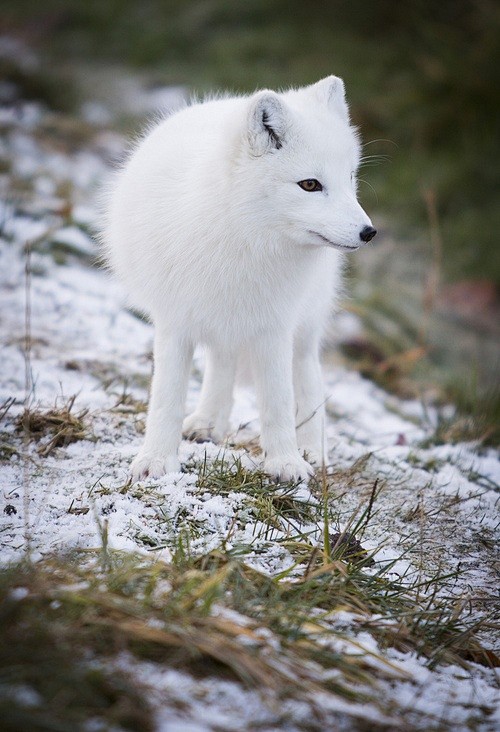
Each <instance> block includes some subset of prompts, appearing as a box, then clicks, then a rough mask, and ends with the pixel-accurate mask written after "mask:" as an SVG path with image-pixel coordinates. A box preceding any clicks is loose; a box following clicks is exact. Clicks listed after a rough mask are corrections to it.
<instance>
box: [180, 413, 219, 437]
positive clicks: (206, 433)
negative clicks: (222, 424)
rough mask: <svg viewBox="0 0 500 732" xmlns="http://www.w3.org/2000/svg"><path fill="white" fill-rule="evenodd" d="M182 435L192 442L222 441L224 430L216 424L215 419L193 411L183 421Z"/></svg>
mask: <svg viewBox="0 0 500 732" xmlns="http://www.w3.org/2000/svg"><path fill="white" fill-rule="evenodd" d="M182 436H183V437H184V439H186V440H191V441H192V442H222V439H223V437H224V430H222V429H220V428H218V427H217V426H216V425H214V423H213V420H210V419H207V418H206V417H202V416H201V415H199V414H197V413H196V412H193V414H190V415H189V416H188V417H186V418H185V420H184V422H183V423H182Z"/></svg>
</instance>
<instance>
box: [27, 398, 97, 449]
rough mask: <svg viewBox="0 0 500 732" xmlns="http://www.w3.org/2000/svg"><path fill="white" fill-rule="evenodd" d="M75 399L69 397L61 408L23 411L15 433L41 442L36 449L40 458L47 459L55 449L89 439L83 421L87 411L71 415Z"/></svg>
mask: <svg viewBox="0 0 500 732" xmlns="http://www.w3.org/2000/svg"><path fill="white" fill-rule="evenodd" d="M75 399H76V395H75V396H72V397H70V399H68V401H67V402H66V403H65V404H63V406H62V407H59V408H57V407H56V408H54V409H49V410H47V411H41V410H35V409H25V410H24V412H23V413H22V414H21V415H19V417H18V418H17V419H16V421H15V425H16V430H17V432H22V433H24V435H26V436H27V437H29V438H30V439H33V440H35V441H37V442H39V441H41V440H43V444H41V445H40V447H39V448H38V454H39V455H41V457H48V456H49V455H50V454H51V453H52V452H53V451H54V450H55V449H56V448H57V447H66V446H67V445H70V444H71V443H72V442H77V441H78V440H86V439H89V436H90V435H89V430H88V427H87V425H86V424H85V421H84V420H85V417H86V415H87V414H88V410H87V409H83V410H81V411H80V412H78V413H77V414H75V413H73V412H72V409H73V406H74V403H75Z"/></svg>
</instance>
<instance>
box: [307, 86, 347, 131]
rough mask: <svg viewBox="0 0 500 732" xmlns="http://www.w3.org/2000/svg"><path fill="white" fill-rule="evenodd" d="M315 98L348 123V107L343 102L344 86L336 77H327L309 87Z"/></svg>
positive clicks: (344, 101)
mask: <svg viewBox="0 0 500 732" xmlns="http://www.w3.org/2000/svg"><path fill="white" fill-rule="evenodd" d="M311 89H314V91H315V92H316V94H317V96H318V97H319V98H320V99H321V100H322V101H323V102H325V104H327V105H328V106H329V107H330V108H331V109H333V110H334V111H335V112H337V114H340V115H341V116H342V117H343V118H344V119H345V120H347V121H348V122H349V107H348V106H347V102H346V100H345V86H344V82H343V81H342V79H340V78H339V77H338V76H327V77H326V78H325V79H321V81H318V82H317V83H316V84H313V85H312V86H311Z"/></svg>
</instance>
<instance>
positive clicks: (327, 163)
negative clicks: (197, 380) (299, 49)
mask: <svg viewBox="0 0 500 732" xmlns="http://www.w3.org/2000/svg"><path fill="white" fill-rule="evenodd" d="M359 160H360V144H359V141H358V136H357V134H356V131H355V129H354V128H353V127H351V126H350V123H349V113H348V108H347V104H346V101H345V95H344V84H343V82H342V80H341V79H339V78H338V77H335V76H329V77H327V78H326V79H323V80H322V81H319V82H318V83H317V84H314V85H312V86H308V87H304V88H301V89H292V90H289V91H286V92H284V93H276V92H273V91H268V90H264V91H259V92H257V93H255V94H253V95H251V96H239V97H222V98H216V99H209V100H207V101H204V102H200V103H193V104H191V105H190V106H186V107H185V108H183V109H181V110H179V111H177V112H176V113H175V114H172V115H171V116H170V117H168V118H166V119H165V120H163V121H161V122H160V123H159V124H157V125H156V126H155V127H154V128H153V129H152V130H150V131H149V133H148V134H147V135H146V136H145V137H144V139H142V141H141V142H140V143H139V144H138V145H137V146H136V148H135V150H134V152H133V153H132V155H131V156H130V158H129V159H128V161H127V162H126V164H125V166H124V167H123V169H122V170H121V171H120V172H119V173H118V175H117V179H116V182H115V185H114V187H113V190H112V191H111V194H110V197H109V201H108V205H107V212H106V226H105V231H104V232H103V239H104V242H105V247H106V251H107V257H108V261H109V264H110V265H111V267H112V269H113V270H114V271H115V272H116V273H117V275H118V276H119V277H120V279H121V280H122V281H123V283H124V284H125V286H126V288H127V290H128V292H129V294H130V297H131V301H132V303H133V304H134V305H135V306H136V307H138V308H140V309H141V310H142V311H143V312H145V313H147V314H148V315H149V316H150V317H151V319H152V320H153V323H154V326H155V340H154V373H153V382H152V387H151V396H150V404H149V410H148V416H147V424H146V435H145V439H144V444H143V446H142V448H141V450H140V452H139V454H138V456H137V457H136V458H135V460H134V461H133V463H132V468H131V472H132V477H133V479H135V480H138V479H140V478H144V477H146V476H148V475H149V476H151V477H154V478H157V477H159V476H161V475H163V474H164V473H167V472H171V471H178V470H180V464H179V459H178V447H179V443H180V440H181V434H182V431H183V432H184V434H185V435H186V436H187V437H189V438H191V439H212V440H214V441H220V440H222V439H223V437H224V435H225V434H226V433H227V430H228V425H229V417H230V412H231V407H232V398H233V396H232V394H233V384H234V379H235V374H236V370H237V363H238V360H239V358H241V357H242V354H245V355H244V357H245V359H248V360H249V362H250V364H251V369H252V375H253V379H254V382H255V387H256V392H257V399H258V405H259V410H260V424H261V447H262V450H263V453H264V470H265V471H266V472H267V473H268V474H270V475H271V476H273V477H277V478H278V479H279V480H284V481H286V480H296V481H298V480H307V478H308V476H310V475H311V474H312V473H313V468H312V465H311V463H321V461H322V460H323V459H324V455H325V445H324V425H323V422H324V407H323V402H324V395H323V386H322V376H321V368H320V362H319V351H320V344H321V339H322V335H323V332H324V329H325V325H326V322H327V318H328V313H329V310H330V307H331V305H332V301H333V299H334V297H335V295H336V294H337V293H338V291H339V287H340V281H341V274H342V253H343V252H347V251H353V250H355V249H358V247H360V246H361V245H362V244H364V243H366V242H368V241H370V240H371V239H372V238H373V236H375V234H376V231H375V229H374V228H373V226H372V223H371V221H370V219H369V218H368V216H367V215H366V213H365V212H364V210H363V209H362V208H361V206H360V205H359V203H358V201H357V198H356V171H357V168H358V165H359ZM197 344H203V345H204V346H205V347H206V350H207V359H206V369H205V374H204V378H203V385H202V390H201V397H200V401H199V404H198V407H197V408H196V410H195V411H194V412H193V414H191V415H190V416H188V417H186V418H185V419H184V423H183V418H184V408H185V400H186V391H187V384H188V377H189V372H190V366H191V361H192V356H193V349H194V347H195V346H196V345H197Z"/></svg>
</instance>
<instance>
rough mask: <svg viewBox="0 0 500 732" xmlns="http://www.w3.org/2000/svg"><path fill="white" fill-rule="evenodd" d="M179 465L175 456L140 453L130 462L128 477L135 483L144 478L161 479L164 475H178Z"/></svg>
mask: <svg viewBox="0 0 500 732" xmlns="http://www.w3.org/2000/svg"><path fill="white" fill-rule="evenodd" d="M180 469H181V464H180V462H179V460H178V458H177V456H175V455H162V454H161V453H154V452H144V453H143V452H140V453H139V454H138V455H137V457H136V458H135V459H134V460H133V461H132V465H131V466H130V476H131V478H132V480H133V481H134V482H135V481H137V480H144V479H145V478H161V476H162V475H165V474H166V473H178V472H179V471H180Z"/></svg>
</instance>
